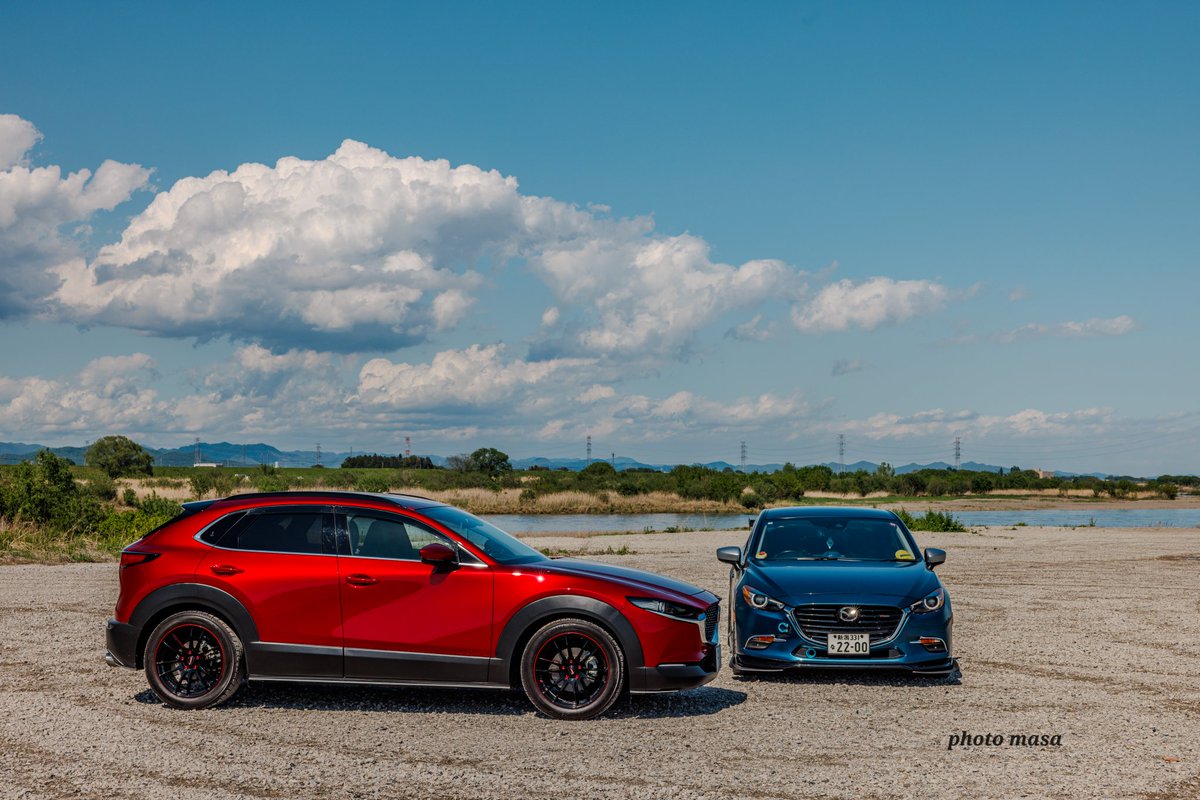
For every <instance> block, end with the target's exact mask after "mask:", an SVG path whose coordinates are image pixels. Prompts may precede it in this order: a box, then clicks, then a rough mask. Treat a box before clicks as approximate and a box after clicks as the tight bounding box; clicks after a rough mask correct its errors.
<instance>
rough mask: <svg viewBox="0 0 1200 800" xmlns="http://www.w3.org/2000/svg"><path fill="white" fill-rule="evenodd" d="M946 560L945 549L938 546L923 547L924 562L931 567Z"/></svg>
mask: <svg viewBox="0 0 1200 800" xmlns="http://www.w3.org/2000/svg"><path fill="white" fill-rule="evenodd" d="M945 561H946V551H945V550H942V549H941V548H939V547H926V548H925V564H926V565H927V566H928V567H929V568H930V569H933V568H934V567H936V566H937V565H938V564H943V563H945Z"/></svg>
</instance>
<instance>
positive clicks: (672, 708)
mask: <svg viewBox="0 0 1200 800" xmlns="http://www.w3.org/2000/svg"><path fill="white" fill-rule="evenodd" d="M918 538H919V539H920V541H921V544H922V545H923V546H924V545H933V546H938V547H944V548H946V549H947V550H948V551H949V560H948V561H947V563H946V564H945V566H943V567H942V568H940V570H939V572H940V573H941V574H942V576H943V580H944V581H945V582H946V584H947V586H948V587H949V588H950V591H951V593H952V595H953V598H954V607H955V612H956V616H957V620H956V622H957V625H956V631H955V633H956V649H957V651H958V655H959V656H960V658H961V660H962V666H963V677H962V681H961V684H954V683H949V682H945V681H934V680H910V679H895V678H885V677H876V676H872V675H865V676H864V675H847V674H841V673H838V674H811V673H806V674H803V675H799V676H795V677H780V678H765V679H764V678H756V679H740V678H735V677H734V676H733V675H732V674H731V673H730V672H729V671H728V670H725V671H723V672H722V673H721V675H720V676H719V677H718V678H717V680H716V681H714V682H713V683H711V684H709V685H708V686H706V687H702V688H700V689H697V690H694V691H691V692H687V693H683V694H678V695H671V696H656V697H641V698H635V699H633V700H632V701H630V702H627V703H623V704H621V705H619V706H618V707H617V708H616V709H614V712H610V714H609V715H608V716H606V717H604V718H602V719H599V720H595V721H592V722H585V723H567V722H556V721H552V720H549V719H545V718H542V717H539V716H537V715H536V714H535V713H534V712H533V711H532V710H531V708H530V706H529V705H528V704H527V702H526V701H525V700H524V699H523V698H522V697H521V696H520V695H515V694H508V693H504V692H488V691H478V692H469V691H451V690H437V691H433V690H418V689H359V688H342V687H333V688H322V687H315V686H314V687H298V686H272V685H254V686H251V687H250V688H249V689H245V690H243V691H242V692H241V693H239V694H238V696H237V697H235V698H234V700H233V701H232V702H231V703H230V704H229V705H227V706H225V707H223V708H219V709H212V710H208V711H201V712H182V711H174V710H171V709H168V708H166V707H164V706H163V705H162V704H161V703H158V702H157V701H155V699H154V698H153V696H152V695H151V694H150V692H149V691H148V690H147V688H146V683H145V678H144V676H143V675H142V674H141V673H135V672H132V671H129V670H122V669H111V668H109V667H107V666H105V665H104V663H103V661H102V660H101V656H102V655H103V652H104V643H103V623H104V620H105V618H106V617H107V616H108V615H109V614H110V613H111V610H112V605H113V603H114V601H115V599H116V593H117V584H116V569H115V566H114V565H112V564H76V565H66V566H9V567H0V642H2V644H0V766H2V770H0V774H2V775H5V776H7V777H5V778H3V779H2V781H0V797H31V798H33V797H38V798H41V797H45V798H59V797H96V798H106V800H107V798H113V797H134V798H142V797H147V798H157V797H163V798H221V797H288V798H293V797H295V798H299V797H328V796H336V797H348V798H373V797H408V796H411V797H479V798H485V797H551V796H552V797H555V798H564V797H569V798H572V800H575V799H576V798H592V797H596V798H606V797H638V798H647V797H662V798H707V797H722V798H728V797H735V796H736V797H747V798H799V797H844V798H874V797H915V796H918V795H919V796H921V797H922V798H960V797H974V798H987V797H996V798H1012V797H1065V798H1093V797H1094V798H1118V797H1140V798H1160V799H1162V800H1165V799H1166V798H1195V797H1197V796H1200V680H1198V678H1200V660H1198V659H1197V645H1198V643H1200V569H1198V568H1200V532H1197V531H1196V530H1187V529H1151V530H1146V529H1142V530H1118V529H1108V530H1096V529H1077V530H1071V529H1052V528H1016V529H990V530H986V531H983V532H980V533H973V534H919V536H918ZM743 539H744V532H741V531H733V532H724V533H721V532H716V533H710V532H705V533H678V534H643V535H628V536H604V537H596V538H593V539H584V540H581V539H579V538H564V539H561V540H555V539H547V538H539V539H538V540H537V545H538V546H539V547H544V546H561V547H570V548H579V547H584V546H590V547H592V548H593V549H595V550H603V549H605V548H607V547H609V546H612V547H614V548H619V547H620V546H621V545H623V544H627V545H629V547H630V548H632V549H634V550H635V551H636V552H635V553H633V554H630V555H625V556H601V557H600V558H602V559H604V560H608V561H613V562H617V563H622V564H628V565H631V566H637V567H644V568H647V569H652V570H657V571H660V572H664V573H668V574H671V575H675V576H678V577H681V578H684V579H687V580H690V581H692V582H694V583H697V584H700V585H702V586H707V587H709V588H712V589H715V590H718V591H721V590H723V588H724V586H725V585H726V572H725V570H724V569H723V568H722V567H721V566H720V565H719V564H718V562H717V561H716V560H715V559H714V558H713V550H714V548H716V547H718V546H720V545H725V544H741V543H742V540H743ZM963 731H967V732H969V733H971V734H987V733H993V734H1003V736H1004V737H1005V741H1006V744H1005V745H1003V746H998V747H997V746H986V745H983V746H975V747H958V748H956V749H954V750H952V751H951V750H947V744H948V741H949V737H950V736H951V735H952V734H956V733H961V732H963ZM1012 733H1023V734H1039V735H1040V734H1046V735H1056V734H1057V735H1061V737H1062V740H1061V741H1062V744H1061V745H1060V746H1057V747H1056V746H1046V747H1032V748H1030V747H1018V746H1008V745H1007V737H1008V735H1009V734H1012Z"/></svg>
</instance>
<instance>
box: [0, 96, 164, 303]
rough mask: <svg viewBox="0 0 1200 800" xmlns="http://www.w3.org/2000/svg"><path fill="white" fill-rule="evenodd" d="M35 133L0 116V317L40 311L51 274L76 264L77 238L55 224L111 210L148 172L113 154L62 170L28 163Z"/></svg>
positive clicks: (55, 284) (142, 183)
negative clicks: (92, 164)
mask: <svg viewBox="0 0 1200 800" xmlns="http://www.w3.org/2000/svg"><path fill="white" fill-rule="evenodd" d="M40 139H41V133H40V132H39V131H38V130H37V128H35V127H34V126H33V125H32V124H31V123H29V122H28V121H26V120H24V119H21V118H20V117H17V116H14V115H12V114H4V115H0V319H12V318H19V317H26V316H30V315H33V314H37V313H39V312H42V311H44V310H45V309H46V308H47V305H48V303H47V298H48V297H49V295H50V294H51V293H53V292H54V291H55V289H56V288H57V287H58V283H59V281H58V278H57V277H56V273H57V272H58V271H59V270H61V269H66V268H68V266H69V265H73V266H74V267H75V268H82V265H83V259H82V257H81V255H80V249H79V243H78V242H76V241H75V240H73V239H71V238H69V237H67V236H64V235H63V234H62V233H60V230H59V229H60V227H61V226H64V225H67V224H69V223H83V222H86V221H87V220H88V219H89V218H91V216H92V215H93V214H95V213H96V212H97V211H101V210H111V209H112V208H114V207H116V206H117V205H118V204H120V203H122V202H124V201H125V200H127V199H129V197H130V195H132V193H133V192H134V191H135V190H137V189H139V188H142V187H143V186H145V185H146V181H147V180H148V179H149V176H150V173H149V171H148V170H145V169H143V168H142V167H140V166H138V165H136V164H121V163H118V162H116V161H105V162H104V163H103V164H101V165H100V167H99V168H98V169H97V170H96V172H95V173H92V172H91V171H90V170H86V169H82V170H79V171H78V172H72V173H70V174H68V175H66V176H64V175H63V173H62V170H61V169H60V168H59V167H57V166H48V167H34V168H30V167H29V166H27V164H28V154H29V151H30V150H31V149H32V148H33V146H34V145H36V144H37V142H38V141H39V140H40Z"/></svg>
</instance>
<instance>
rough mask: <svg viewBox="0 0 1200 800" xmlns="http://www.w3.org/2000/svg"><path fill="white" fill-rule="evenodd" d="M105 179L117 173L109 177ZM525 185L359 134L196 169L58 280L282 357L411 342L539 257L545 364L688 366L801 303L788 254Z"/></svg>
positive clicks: (83, 313) (65, 299)
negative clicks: (717, 243) (199, 172)
mask: <svg viewBox="0 0 1200 800" xmlns="http://www.w3.org/2000/svg"><path fill="white" fill-rule="evenodd" d="M98 177H99V175H98ZM607 214H608V211H607V209H606V208H605V207H602V206H590V207H588V208H580V207H577V206H574V205H571V204H568V203H563V202H561V201H558V200H555V199H553V198H547V197H532V196H528V195H523V194H521V193H520V192H519V191H518V186H517V181H516V180H515V179H514V178H512V177H506V176H503V175H501V174H500V173H498V172H495V171H487V170H483V169H480V168H478V167H475V166H472V165H469V164H467V165H461V166H457V167H452V166H451V165H450V164H449V163H448V162H446V161H427V160H424V159H421V158H395V157H393V156H390V155H388V154H387V153H385V152H383V151H381V150H377V149H375V148H371V147H369V146H367V145H365V144H362V143H360V142H355V141H352V140H347V141H346V142H344V143H343V144H342V145H341V147H339V148H338V150H337V151H336V152H335V153H333V154H332V155H331V156H329V157H328V158H325V159H321V160H315V161H310V160H304V159H299V158H283V159H280V160H279V161H278V162H276V164H275V165H274V166H267V165H263V164H243V165H242V166H240V167H238V168H237V169H235V170H233V171H232V172H226V171H223V170H219V171H216V172H213V173H211V174H209V175H207V176H205V177H198V178H185V179H182V180H180V181H178V182H176V183H175V185H174V186H172V187H171V188H170V189H169V190H167V191H164V192H161V193H160V194H159V195H158V196H157V197H155V199H154V201H153V202H151V203H150V205H149V206H148V207H147V208H146V209H145V210H144V211H143V212H142V213H141V214H138V215H137V216H136V217H135V218H134V219H133V220H132V221H131V222H130V223H129V225H128V227H127V228H126V229H125V231H124V232H123V234H122V236H121V239H120V241H119V242H116V243H114V244H111V245H109V246H107V247H104V248H102V249H101V250H100V252H99V254H98V256H97V257H96V258H95V259H94V260H93V261H92V263H90V264H84V263H82V262H80V261H78V260H76V261H73V262H71V263H69V264H63V265H60V266H58V267H57V268H56V269H55V270H54V272H55V274H56V275H57V276H59V278H61V280H62V285H61V286H60V287H59V288H58V290H57V292H56V293H55V295H54V299H55V302H56V303H57V304H58V307H59V311H60V313H61V314H62V315H63V316H64V317H66V318H68V319H70V320H72V321H76V322H81V323H102V324H108V325H114V326H121V327H126V328H131V329H133V330H137V331H142V332H145V333H151V334H155V335H161V336H179V337H187V338H197V339H200V340H204V339H207V338H214V337H218V336H229V337H231V338H234V339H240V340H245V341H251V342H259V343H263V344H267V345H269V346H271V347H273V348H276V349H289V348H291V347H297V346H300V347H316V348H320V349H329V350H345V351H362V350H369V349H394V348H396V347H403V346H406V345H411V344H414V343H417V342H420V341H424V340H426V339H428V338H429V337H430V336H431V334H433V333H434V332H437V331H446V330H450V329H453V328H454V327H455V326H456V325H457V324H458V323H459V322H460V321H462V320H463V318H464V317H465V315H466V313H467V311H468V309H470V308H471V307H472V305H473V304H474V303H475V302H476V300H477V291H478V290H479V288H480V287H481V286H482V284H483V282H484V281H483V278H482V275H481V274H480V273H479V272H478V271H477V269H476V265H477V264H479V263H482V262H483V261H485V260H486V262H487V263H488V264H489V265H491V267H492V268H493V269H494V270H495V271H496V274H497V275H499V274H500V272H499V270H500V269H501V268H502V267H503V265H504V264H506V263H507V262H508V261H510V260H511V259H513V258H517V257H520V258H523V259H525V263H526V264H527V265H528V268H529V270H530V272H531V273H532V274H533V275H535V276H536V277H537V278H539V279H540V280H541V281H543V282H544V283H545V284H546V285H547V286H548V288H549V289H550V291H551V293H552V294H553V295H554V296H555V298H556V300H557V303H556V305H554V306H552V307H550V308H548V309H546V311H545V312H544V313H543V316H542V327H543V331H542V333H541V334H539V338H537V340H536V341H535V342H534V352H535V357H536V358H539V359H553V358H557V357H562V356H611V357H620V358H625V359H630V358H633V359H636V358H641V357H646V358H649V359H659V360H661V359H663V358H673V357H678V356H681V355H684V354H686V353H687V352H688V351H689V349H690V348H691V347H692V346H693V344H694V340H695V337H696V335H697V333H698V332H699V331H700V330H701V329H702V328H704V327H705V326H707V325H709V324H710V323H712V322H713V321H714V320H716V319H717V318H718V317H719V316H720V315H722V314H723V313H725V312H726V311H729V310H732V309H739V308H755V307H757V306H758V305H760V304H761V303H763V302H764V301H765V300H767V299H769V298H773V297H783V298H785V299H786V298H788V297H792V296H794V295H795V294H796V292H797V291H798V287H799V285H800V283H801V281H802V277H801V273H799V272H797V271H796V270H794V269H792V268H789V267H787V266H786V265H784V264H783V263H781V262H779V261H771V260H752V261H747V262H745V263H742V264H739V265H733V264H724V263H719V262H714V261H713V260H711V258H710V257H709V246H708V243H707V242H705V241H704V240H703V239H701V238H699V237H696V236H692V235H689V234H683V235H679V236H664V235H660V234H657V233H655V231H654V225H653V222H652V220H650V219H649V218H647V217H639V218H634V219H624V220H613V219H610V218H608V217H607V216H606V215H607Z"/></svg>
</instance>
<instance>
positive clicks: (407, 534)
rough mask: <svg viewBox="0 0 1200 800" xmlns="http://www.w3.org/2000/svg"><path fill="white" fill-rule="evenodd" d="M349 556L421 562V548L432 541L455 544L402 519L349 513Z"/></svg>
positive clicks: (410, 521)
mask: <svg viewBox="0 0 1200 800" xmlns="http://www.w3.org/2000/svg"><path fill="white" fill-rule="evenodd" d="M346 532H347V533H348V534H349V536H348V538H349V546H350V555H354V556H361V557H363V558H392V559H399V560H402V561H420V560H421V548H422V547H424V546H425V545H427V544H430V543H432V542H441V543H442V544H446V545H449V546H451V547H454V546H455V545H454V543H453V542H451V541H449V540H448V539H446V537H444V536H442V535H441V534H439V533H435V532H434V531H432V530H430V529H429V528H427V527H425V526H424V525H421V524H419V523H417V522H414V521H412V520H409V519H404V518H402V517H395V516H391V515H384V514H379V513H367V512H363V513H360V512H355V511H350V512H348V513H347V514H346Z"/></svg>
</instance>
